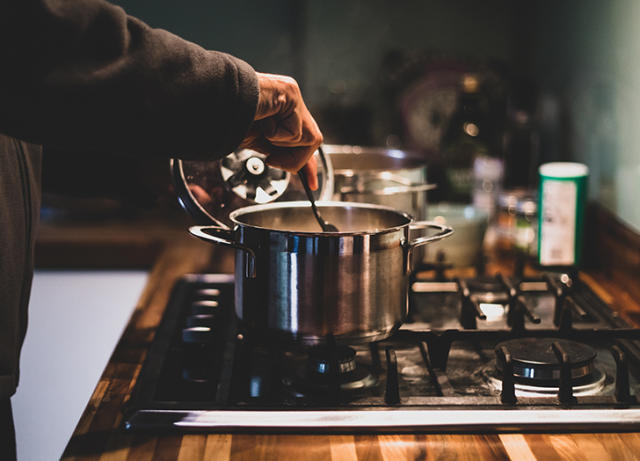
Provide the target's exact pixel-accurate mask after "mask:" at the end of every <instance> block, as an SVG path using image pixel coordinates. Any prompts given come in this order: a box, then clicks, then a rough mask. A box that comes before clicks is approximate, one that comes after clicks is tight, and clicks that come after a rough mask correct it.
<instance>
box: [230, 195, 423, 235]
mask: <svg viewBox="0 0 640 461" xmlns="http://www.w3.org/2000/svg"><path fill="white" fill-rule="evenodd" d="M316 206H317V207H318V208H322V207H329V206H332V207H336V206H337V207H341V208H365V209H372V210H382V211H387V212H391V213H394V214H396V215H398V216H400V217H403V218H405V219H406V220H407V222H406V223H405V224H401V225H398V226H393V227H385V228H384V229H379V230H376V231H352V232H348V231H340V232H324V231H288V230H279V229H273V228H270V227H262V226H256V225H253V224H246V223H243V222H241V221H239V220H238V218H239V217H240V216H242V215H245V214H248V213H255V212H260V211H263V210H272V209H281V208H307V207H308V208H311V205H310V204H309V202H308V201H307V200H300V201H295V202H271V203H264V204H261V205H251V206H247V207H242V208H238V209H236V210H234V211H232V212H231V213H230V214H229V219H230V220H231V221H232V222H233V223H234V224H235V225H237V226H243V227H248V228H252V229H260V230H265V231H269V232H278V233H280V234H285V235H298V236H300V235H301V236H305V237H355V236H364V235H382V234H387V233H391V232H395V231H399V230H402V229H403V228H405V227H408V226H410V225H411V223H412V222H414V221H415V220H414V218H413V216H411V215H410V214H408V213H405V212H403V211H398V210H396V209H394V208H391V207H387V206H384V205H377V204H373V203H362V202H336V201H318V202H316Z"/></svg>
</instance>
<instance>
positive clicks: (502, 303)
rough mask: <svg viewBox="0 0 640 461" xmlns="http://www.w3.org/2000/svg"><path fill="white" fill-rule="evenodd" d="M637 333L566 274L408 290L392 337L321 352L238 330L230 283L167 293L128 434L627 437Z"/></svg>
mask: <svg viewBox="0 0 640 461" xmlns="http://www.w3.org/2000/svg"><path fill="white" fill-rule="evenodd" d="M639 344H640V330H638V329H634V328H630V327H629V326H628V325H626V324H625V323H624V322H623V321H622V320H621V319H619V318H617V317H616V316H615V315H613V313H612V312H611V311H610V309H609V308H608V306H607V305H606V304H605V303H603V302H602V301H601V300H600V299H599V298H598V297H597V296H596V295H595V294H594V293H593V292H592V291H591V290H590V289H589V287H588V286H586V285H585V284H584V283H582V282H581V281H580V280H579V279H576V278H572V277H570V276H568V275H566V274H561V275H558V274H555V275H546V276H544V277H541V278H532V279H526V278H518V279H517V280H514V279H511V278H509V277H504V276H501V275H498V276H496V277H492V278H488V277H483V278H482V279H479V280H476V279H474V278H471V279H450V278H446V277H444V273H440V274H438V275H437V276H436V277H435V278H433V279H428V278H414V279H413V280H412V285H411V296H410V312H409V317H408V319H407V322H406V323H405V324H404V325H403V326H402V327H401V328H400V329H399V330H398V331H397V332H396V333H395V334H394V335H393V336H392V337H390V338H388V339H386V340H384V341H382V342H379V343H371V344H369V345H353V346H352V347H345V346H340V345H336V344H335V342H331V341H330V338H329V341H328V346H325V347H324V348H323V349H313V350H307V349H299V348H296V347H291V346H287V347H283V345H282V344H278V343H275V342H273V341H272V340H271V339H269V338H267V337H258V336H256V335H252V334H250V333H249V332H246V331H243V330H242V328H241V326H240V325H239V324H238V322H237V319H236V318H235V314H234V308H233V278H232V276H228V275H226V276H225V275H211V274H205V275H192V276H187V277H185V278H184V279H182V280H181V281H179V282H178V283H177V285H176V286H175V288H174V291H173V294H172V297H171V300H170V302H169V305H168V306H167V309H166V311H165V314H164V317H163V320H162V323H161V325H160V327H159V329H158V331H157V333H156V336H155V339H154V342H153V344H152V347H151V349H150V351H149V353H148V355H147V359H146V361H145V363H144V366H143V369H142V370H141V373H140V376H139V378H138V381H137V383H136V386H135V389H134V392H133V394H132V396H131V399H130V404H129V407H128V409H127V414H126V417H125V427H127V428H129V429H138V428H144V429H153V428H156V429H163V430H164V429H168V428H172V429H177V430H199V431H243V430H261V431H293V432H307V431H313V432H354V431H356V432H360V431H375V432H399V431H446V432H452V431H455V432H459V431H504V430H517V431H522V430H552V429H553V430H567V431H570V430H615V431H620V430H638V429H640V426H639V424H640V405H639V404H638V402H637V400H636V395H638V393H639V391H640V368H639V367H640V349H639V347H638V346H639Z"/></svg>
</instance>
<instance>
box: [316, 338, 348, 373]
mask: <svg viewBox="0 0 640 461" xmlns="http://www.w3.org/2000/svg"><path fill="white" fill-rule="evenodd" d="M334 354H335V358H334V357H333V356H334ZM334 360H335V361H336V362H337V366H338V374H340V375H343V374H346V373H349V372H351V371H353V370H355V369H356V351H354V350H353V349H352V348H350V347H348V346H342V345H340V346H335V351H333V350H332V348H331V347H329V346H327V347H316V348H313V349H311V351H309V372H310V374H311V375H320V376H329V375H331V374H332V373H334V370H332V369H331V367H332V365H331V364H332V362H333V361H334Z"/></svg>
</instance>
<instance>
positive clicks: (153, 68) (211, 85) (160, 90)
mask: <svg viewBox="0 0 640 461" xmlns="http://www.w3.org/2000/svg"><path fill="white" fill-rule="evenodd" d="M0 64H1V67H2V71H1V72H0V101H2V103H1V104H0V131H1V132H5V133H7V134H10V135H12V136H15V137H19V138H23V139H28V140H30V141H34V142H38V143H41V144H51V145H55V146H57V147H59V148H66V149H72V150H78V149H83V150H84V149H86V150H91V151H97V152H114V151H115V152H132V153H140V154H145V153H146V154H156V155H162V156H182V157H187V158H208V157H211V156H220V155H223V154H225V153H227V152H230V151H231V150H233V149H234V148H235V147H236V146H237V145H238V144H239V143H240V141H241V140H242V139H243V137H244V135H245V133H246V131H247V129H248V127H249V125H250V123H251V121H252V119H253V116H254V113H255V108H256V105H257V101H258V88H257V82H256V77H255V73H254V72H253V70H252V69H251V68H250V67H249V66H248V65H247V64H246V63H244V62H242V61H240V60H238V59H235V58H233V57H231V56H228V55H225V54H223V53H217V52H212V51H206V50H204V49H202V48H200V47H199V46H197V45H195V44H193V43H190V42H187V41H185V40H182V39H180V38H179V37H176V36H174V35H172V34H170V33H168V32H166V31H163V30H159V29H152V28H150V27H148V26H147V25H145V24H144V23H142V22H140V21H138V20H137V19H135V18H132V17H130V16H127V15H126V14H125V13H124V11H123V10H122V9H120V8H119V7H116V6H114V5H111V4H109V3H107V2H104V1H101V0H74V1H69V0H68V1H64V0H48V1H47V0H16V1H5V0H0Z"/></svg>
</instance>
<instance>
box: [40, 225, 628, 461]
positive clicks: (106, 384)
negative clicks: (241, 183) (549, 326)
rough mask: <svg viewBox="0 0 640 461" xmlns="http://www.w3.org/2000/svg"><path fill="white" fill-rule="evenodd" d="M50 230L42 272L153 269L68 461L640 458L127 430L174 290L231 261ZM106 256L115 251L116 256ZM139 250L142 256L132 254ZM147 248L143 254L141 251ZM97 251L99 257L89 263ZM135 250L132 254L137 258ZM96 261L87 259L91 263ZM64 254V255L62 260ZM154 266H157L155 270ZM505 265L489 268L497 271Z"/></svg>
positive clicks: (560, 448) (150, 238)
mask: <svg viewBox="0 0 640 461" xmlns="http://www.w3.org/2000/svg"><path fill="white" fill-rule="evenodd" d="M72 227H73V228H74V229H75V231H74V232H75V237H74V236H73V235H70V233H69V229H67V230H66V231H65V227H64V226H62V227H60V226H48V227H47V226H46V225H45V226H43V231H42V235H41V238H40V241H39V249H40V250H41V251H42V252H43V253H44V255H43V257H42V258H41V265H42V266H47V267H51V266H54V265H55V264H54V260H55V259H56V257H60V256H61V254H59V253H56V252H60V251H61V252H62V254H65V251H66V252H67V253H66V255H67V256H68V252H72V253H74V254H75V253H77V252H76V251H72V249H73V248H76V250H79V251H80V253H85V254H84V255H83V256H78V255H76V256H73V257H72V258H71V259H70V261H71V263H72V264H76V265H80V266H82V265H83V262H84V265H85V266H86V265H89V266H92V264H93V267H96V266H98V265H100V264H99V262H98V261H97V259H99V258H97V257H96V254H98V255H102V256H105V255H106V261H107V263H105V264H103V265H107V266H109V267H120V266H121V265H122V262H120V264H118V261H122V259H121V258H120V259H118V258H117V257H116V256H117V254H118V251H120V252H121V253H120V255H121V256H122V254H132V255H133V258H132V261H133V262H134V265H136V266H145V265H148V264H151V273H150V277H149V280H148V283H147V285H146V287H145V289H144V291H143V293H142V294H141V296H140V300H139V301H138V303H137V305H136V308H135V311H134V312H133V315H132V317H131V320H130V322H129V324H128V326H127V328H126V330H125V332H124V333H123V335H122V337H121V339H120V341H119V343H118V345H117V347H116V349H115V350H114V352H113V355H112V357H111V359H110V360H109V363H108V364H107V365H106V368H105V371H104V373H103V375H102V377H101V379H100V381H99V383H98V385H97V386H96V389H95V391H94V393H93V395H92V397H91V399H90V401H89V403H88V405H87V407H86V409H85V411H84V413H83V415H82V417H81V419H80V421H79V422H78V425H77V427H76V429H75V432H74V434H73V436H72V438H71V440H70V441H69V444H68V446H67V448H66V450H65V452H64V455H63V459H65V460H135V461H142V460H151V459H154V460H156V459H158V460H196V461H197V460H227V459H233V460H245V459H246V460H259V459H274V460H276V459H277V460H286V459H291V460H299V459H304V460H305V461H310V460H315V459H334V460H405V459H406V460H409V459H410V460H415V459H421V460H422V459H425V460H435V459H447V460H457V459H469V460H471V459H473V460H477V459H513V460H533V459H538V460H544V459H571V460H574V459H575V460H585V459H586V460H594V461H596V460H597V461H602V460H625V459H640V433H621V434H618V433H604V434H602V433H597V434H593V433H584V434H552V433H547V434H545V433H542V434H511V433H510V434H468V435H466V434H465V435H460V434H409V435H273V434H272V435H269V434H258V433H256V434H190V435H180V434H145V433H128V432H124V431H123V430H122V429H121V422H122V411H121V410H122V407H123V404H124V403H125V402H126V400H127V398H128V396H129V394H130V391H131V390H132V388H133V386H134V384H135V381H136V377H137V375H138V373H139V371H140V368H141V364H142V362H143V361H144V358H145V355H146V352H147V349H148V348H149V346H150V344H151V341H152V339H153V336H154V333H155V329H156V327H157V326H158V324H159V322H160V319H161V317H162V313H163V310H164V308H165V306H166V304H167V301H168V298H169V294H170V292H171V289H172V286H173V284H174V282H175V281H176V280H177V279H178V278H179V277H180V276H182V275H183V274H186V273H197V272H203V271H215V272H230V271H231V270H232V268H233V266H232V265H233V259H232V253H231V252H229V251H226V250H224V249H220V248H216V249H215V251H214V250H213V248H212V247H211V246H209V245H207V244H205V243H203V242H200V241H198V240H196V239H194V238H191V237H189V236H188V235H187V234H186V232H185V231H184V227H182V226H181V225H177V226H168V227H166V226H156V225H153V224H151V225H149V226H147V227H145V225H136V226H130V225H128V224H126V223H123V224H116V225H110V226H108V227H104V226H99V225H98V226H96V225H85V226H79V227H78V226H72ZM109 248H111V249H113V248H115V249H116V250H112V251H109ZM136 248H137V249H138V251H137V253H136V251H134V249H136ZM141 249H142V250H141ZM92 251H95V252H97V253H94V254H93V255H92V254H91V252H92ZM132 251H133V253H131V252H132ZM86 253H89V254H86ZM56 255H57V256H56ZM152 261H153V262H152ZM501 267H502V268H503V269H504V266H500V265H496V264H491V263H490V264H489V265H488V271H489V272H490V273H491V272H495V271H498V270H500V268H501ZM583 278H584V279H585V280H586V281H587V282H588V283H589V284H590V285H591V287H592V288H593V289H594V290H595V291H596V292H597V293H598V294H599V295H600V296H601V297H602V298H603V299H604V300H605V301H606V302H608V303H610V304H611V305H612V307H613V308H614V309H616V310H618V311H619V312H620V313H621V315H623V316H624V317H625V318H626V319H627V320H628V321H631V322H636V324H637V323H638V321H639V320H640V304H639V303H638V302H637V301H638V300H637V299H635V298H634V297H633V296H631V295H630V294H629V293H628V292H626V291H625V290H622V289H620V287H619V286H618V285H617V284H616V281H615V280H614V279H611V278H608V277H607V276H606V275H605V274H603V273H598V272H590V273H588V274H584V275H583Z"/></svg>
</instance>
